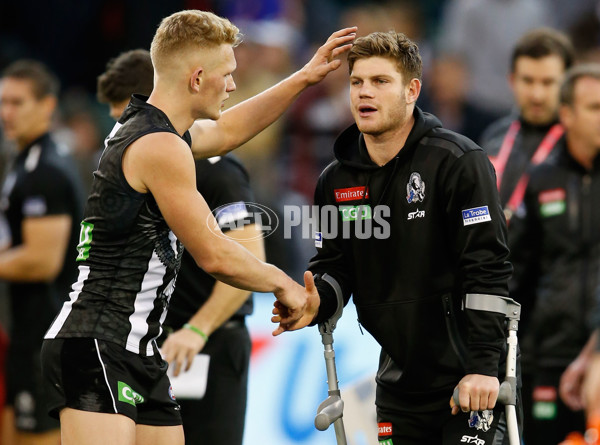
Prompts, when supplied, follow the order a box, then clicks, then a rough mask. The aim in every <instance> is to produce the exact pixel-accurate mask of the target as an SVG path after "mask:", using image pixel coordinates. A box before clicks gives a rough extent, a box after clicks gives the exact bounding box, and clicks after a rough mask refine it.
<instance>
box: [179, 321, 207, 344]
mask: <svg viewBox="0 0 600 445" xmlns="http://www.w3.org/2000/svg"><path fill="white" fill-rule="evenodd" d="M183 327H184V328H185V329H189V330H190V331H194V332H195V333H196V334H198V335H199V336H200V337H202V338H203V339H204V341H208V335H206V334H205V333H204V331H203V330H202V329H198V328H197V327H196V326H192V325H191V324H189V323H186V324H184V325H183Z"/></svg>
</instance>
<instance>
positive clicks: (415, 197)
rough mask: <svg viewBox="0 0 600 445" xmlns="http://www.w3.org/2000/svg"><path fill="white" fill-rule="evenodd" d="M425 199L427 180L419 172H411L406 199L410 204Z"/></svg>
mask: <svg viewBox="0 0 600 445" xmlns="http://www.w3.org/2000/svg"><path fill="white" fill-rule="evenodd" d="M424 199H425V182H424V181H423V180H422V179H421V175H420V174H419V173H417V172H413V173H411V174H410V179H409V180H408V184H406V200H407V201H408V203H409V204H412V203H413V202H423V200H424Z"/></svg>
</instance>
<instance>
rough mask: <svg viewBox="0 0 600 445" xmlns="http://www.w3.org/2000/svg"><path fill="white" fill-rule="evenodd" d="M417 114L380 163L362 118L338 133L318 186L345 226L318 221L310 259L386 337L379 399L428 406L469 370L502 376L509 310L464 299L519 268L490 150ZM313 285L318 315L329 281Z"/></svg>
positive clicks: (504, 285)
mask: <svg viewBox="0 0 600 445" xmlns="http://www.w3.org/2000/svg"><path fill="white" fill-rule="evenodd" d="M414 116H415V125H414V127H413V129H412V131H411V133H410V135H409V136H408V139H407V141H406V143H405V145H404V147H398V154H397V156H396V157H395V158H394V159H392V160H391V161H390V162H388V163H387V164H386V165H385V166H383V167H379V166H377V165H376V164H374V163H373V162H372V161H371V159H370V157H369V155H368V153H367V151H366V147H365V145H364V140H363V137H362V135H361V134H360V132H359V131H358V128H357V127H356V126H352V127H350V128H348V129H347V130H346V131H345V132H343V133H342V134H341V135H340V137H339V138H338V140H337V141H336V144H335V155H336V158H337V161H334V162H333V163H332V164H331V165H330V166H328V167H327V168H326V169H325V171H324V172H323V173H322V175H321V177H320V179H319V182H318V185H317V189H316V192H315V201H316V204H317V205H318V206H321V208H322V209H335V210H337V211H335V213H337V217H338V220H337V222H336V224H337V229H339V230H338V231H337V233H335V232H336V231H335V230H334V228H333V227H332V225H328V224H327V223H328V221H324V220H321V234H317V239H322V241H321V242H319V241H318V242H317V247H318V253H317V255H316V256H315V257H314V258H313V259H312V261H311V264H310V267H309V268H310V270H311V271H312V272H313V273H315V274H319V275H320V274H324V273H327V274H328V275H330V276H331V277H333V278H334V279H335V280H336V281H337V282H338V283H339V284H340V286H341V289H342V293H343V296H344V299H345V301H346V302H347V301H348V299H349V298H350V295H351V294H352V295H353V299H354V303H355V305H356V307H357V311H358V316H359V322H360V323H361V324H362V325H363V326H364V327H365V328H366V329H367V330H368V331H369V332H370V333H371V334H372V335H373V336H374V337H375V339H376V340H377V341H378V342H379V344H380V345H381V346H382V360H381V363H380V370H379V375H378V378H377V382H378V396H377V404H378V405H379V406H387V405H391V406H395V407H398V406H406V407H408V408H410V409H413V410H415V409H422V410H425V409H432V408H441V407H444V406H447V404H448V400H449V398H450V395H451V394H452V390H453V388H454V386H455V385H456V384H457V383H458V381H459V380H460V379H461V378H462V377H463V376H464V375H465V374H467V373H476V374H485V375H494V376H496V375H498V372H499V369H498V368H499V363H500V362H501V360H502V356H503V354H501V351H502V350H503V348H504V343H505V340H504V339H505V332H504V317H503V316H502V315H497V314H494V313H490V312H476V311H470V310H467V311H463V310H462V309H461V302H462V297H463V296H464V295H465V294H467V293H473V294H491V295H500V296H507V295H508V278H509V276H510V274H511V270H512V269H511V266H510V264H509V263H508V262H507V257H508V249H507V246H506V241H505V240H506V224H505V220H504V216H503V214H502V211H501V208H500V204H499V200H498V194H497V191H496V188H495V182H494V180H495V178H494V172H493V169H492V167H491V164H490V162H489V160H488V159H487V157H486V155H485V153H484V152H483V151H482V150H481V148H479V147H478V146H477V145H476V144H474V143H473V142H472V141H470V140H469V139H467V138H465V137H463V136H460V135H458V134H456V133H454V132H451V131H449V130H445V129H443V128H442V127H441V124H440V122H439V121H438V120H437V118H435V117H434V116H432V115H430V114H428V113H423V112H422V111H421V110H419V109H418V108H417V109H415V113H414ZM365 191H366V193H365ZM361 204H362V205H364V206H365V208H363V210H362V212H361V211H360V210H358V211H357V210H356V209H355V206H358V205H361ZM325 206H329V207H325ZM366 206H368V207H366ZM353 209H354V210H353ZM322 214H325V212H322ZM360 215H363V219H362V221H363V222H364V223H365V224H364V226H363V227H362V230H360V231H359V232H358V233H357V232H356V230H357V226H359V227H358V228H361V225H360V224H358V222H360V221H361V219H360ZM369 226H370V227H371V228H370V229H369ZM344 229H345V230H346V231H347V233H344ZM365 233H366V236H365ZM334 235H337V236H334ZM361 238H362V239H361ZM321 243H322V244H321ZM320 245H321V247H319V246H320ZM317 286H318V289H319V293H320V295H321V307H320V312H319V315H318V319H317V322H320V321H323V320H325V319H327V318H328V317H330V316H331V315H332V313H333V310H334V309H335V305H336V304H335V292H334V291H333V288H332V286H330V284H328V283H327V282H325V281H323V280H318V281H317ZM400 370H401V371H400ZM415 402H417V403H418V406H415V404H414V403H415Z"/></svg>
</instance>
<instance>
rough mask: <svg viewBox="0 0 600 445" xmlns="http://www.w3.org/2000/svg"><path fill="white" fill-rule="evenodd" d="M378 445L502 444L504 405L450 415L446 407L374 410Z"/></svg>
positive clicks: (505, 440)
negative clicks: (419, 410)
mask: <svg viewBox="0 0 600 445" xmlns="http://www.w3.org/2000/svg"><path fill="white" fill-rule="evenodd" d="M377 422H378V427H379V428H378V429H379V431H378V432H379V437H378V439H379V444H380V445H458V444H474V445H504V444H508V443H509V442H508V432H507V424H506V416H505V413H504V406H503V405H501V404H497V405H496V407H495V408H494V409H493V410H489V411H487V410H486V411H484V412H482V411H478V412H475V413H473V412H471V413H463V412H460V413H458V414H456V415H455V416H453V415H452V414H451V412H450V407H449V406H448V408H444V409H443V410H438V411H432V412H410V411H405V412H404V411H389V410H385V409H381V407H378V409H377Z"/></svg>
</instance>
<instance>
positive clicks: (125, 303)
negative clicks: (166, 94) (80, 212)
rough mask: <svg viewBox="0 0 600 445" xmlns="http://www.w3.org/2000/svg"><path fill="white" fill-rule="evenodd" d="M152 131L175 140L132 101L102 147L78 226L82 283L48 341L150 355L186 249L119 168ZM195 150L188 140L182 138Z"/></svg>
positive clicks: (163, 121) (151, 112) (155, 116)
mask: <svg viewBox="0 0 600 445" xmlns="http://www.w3.org/2000/svg"><path fill="white" fill-rule="evenodd" d="M155 132H171V133H174V134H177V133H176V131H175V129H174V128H173V126H172V124H171V123H170V122H169V119H168V118H167V116H166V115H165V114H164V113H163V112H162V111H161V110H159V109H158V108H156V107H154V106H152V105H150V104H147V103H146V102H145V98H142V97H140V96H137V95H136V96H134V97H132V99H131V102H130V104H129V105H128V106H127V108H126V109H125V111H124V112H123V115H122V116H121V118H120V119H119V122H118V123H117V124H116V125H115V127H114V128H113V130H112V132H111V133H110V135H109V136H108V137H107V139H106V141H105V149H104V152H103V153H102V156H101V158H100V163H99V166H98V169H97V171H95V172H94V182H93V185H92V190H91V193H90V195H89V197H88V201H87V204H86V209H85V214H84V219H83V221H82V223H81V234H80V242H79V245H78V252H79V254H78V256H77V261H78V264H79V278H78V279H77V281H76V282H75V284H74V285H73V289H72V292H71V293H70V294H69V297H70V299H69V301H67V302H66V303H65V304H64V305H63V308H62V310H61V312H60V313H59V314H58V316H57V317H56V319H55V320H54V322H53V324H52V326H51V327H50V329H49V330H48V332H47V333H46V337H45V338H68V337H93V338H97V339H102V340H107V341H112V342H115V343H117V344H119V345H121V346H123V347H124V348H126V349H127V350H129V351H131V352H134V353H138V354H140V355H153V354H154V352H155V347H154V344H155V341H154V340H155V339H156V337H158V336H159V335H160V333H161V331H162V327H161V325H162V322H163V321H164V318H165V316H166V310H167V305H168V301H169V298H170V296H171V294H172V292H173V290H174V286H175V278H176V275H177V271H178V269H179V265H180V262H181V255H182V253H183V247H182V245H181V243H180V242H178V241H177V239H176V237H175V235H174V234H173V232H172V231H171V230H170V229H169V227H168V226H167V223H166V222H165V220H164V218H163V216H162V214H161V213H160V210H159V209H158V206H157V204H156V202H155V200H154V197H153V196H152V194H151V193H138V192H137V191H135V190H134V189H133V188H131V186H130V185H129V184H128V182H127V180H126V179H125V175H124V173H123V169H122V164H121V161H122V157H123V153H124V152H125V149H126V148H127V147H128V146H129V145H131V144H132V143H133V142H134V141H135V140H137V139H139V138H140V137H142V136H144V135H147V134H150V133H155ZM183 139H184V140H186V142H187V143H188V144H191V139H190V137H189V133H186V134H185V135H184V137H183Z"/></svg>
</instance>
